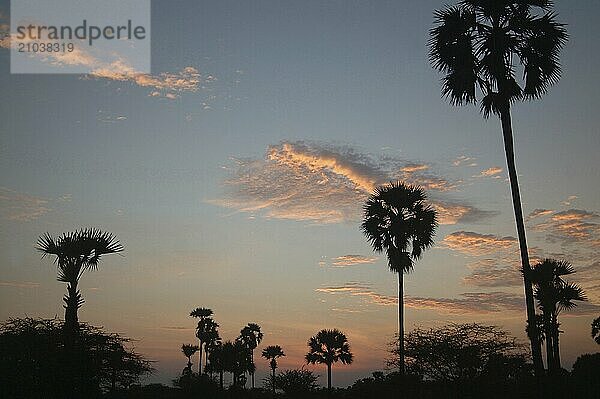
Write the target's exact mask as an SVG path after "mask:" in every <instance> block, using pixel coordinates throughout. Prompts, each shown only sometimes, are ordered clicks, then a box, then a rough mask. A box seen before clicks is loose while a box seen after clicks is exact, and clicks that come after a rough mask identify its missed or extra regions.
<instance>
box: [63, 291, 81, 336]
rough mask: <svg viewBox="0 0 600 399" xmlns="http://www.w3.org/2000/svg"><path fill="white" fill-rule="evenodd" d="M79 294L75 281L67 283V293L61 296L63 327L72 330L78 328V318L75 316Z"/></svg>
mask: <svg viewBox="0 0 600 399" xmlns="http://www.w3.org/2000/svg"><path fill="white" fill-rule="evenodd" d="M80 300H81V295H80V294H79V291H78V290H77V281H73V282H71V283H69V284H68V285H67V295H65V297H64V298H63V301H64V302H65V329H67V330H69V331H70V332H74V331H76V330H78V329H79V319H78V317H77V309H78V308H79V302H80Z"/></svg>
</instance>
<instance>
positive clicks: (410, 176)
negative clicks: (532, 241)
mask: <svg viewBox="0 0 600 399" xmlns="http://www.w3.org/2000/svg"><path fill="white" fill-rule="evenodd" d="M235 162H236V164H235V165H233V167H228V168H227V169H228V170H229V172H230V177H229V178H228V179H227V180H226V181H225V193H224V196H223V198H221V199H217V200H210V201H209V202H210V203H214V204H216V205H220V206H224V207H227V208H232V209H236V210H239V211H242V212H249V213H253V214H254V213H257V214H260V215H262V216H264V217H266V218H276V219H289V220H300V221H311V222H314V223H321V224H325V223H340V222H356V221H358V220H360V218H361V217H362V205H363V204H364V202H365V200H366V199H367V197H368V196H369V194H370V193H371V192H372V191H373V189H374V187H376V186H377V185H379V184H385V183H387V182H389V181H390V180H396V179H398V178H400V179H401V180H403V181H405V182H407V183H411V184H418V185H421V186H423V187H424V188H425V189H426V190H429V191H433V192H434V194H435V198H434V199H432V201H431V203H432V204H433V206H435V207H436V209H437V210H438V211H439V213H440V218H439V219H440V222H441V223H442V224H454V223H457V222H458V221H467V220H470V221H473V220H479V219H481V218H484V217H487V216H489V215H490V213H489V212H484V211H480V210H479V209H477V208H475V207H473V206H470V205H467V204H461V203H457V202H455V201H451V200H447V199H445V198H444V197H443V195H444V193H445V192H447V191H450V190H452V189H454V187H456V185H455V184H454V183H450V182H449V181H448V180H447V179H444V178H442V177H438V176H433V175H431V174H429V175H423V174H421V173H420V172H419V171H422V170H425V166H424V165H425V164H422V163H414V162H411V163H407V162H404V161H402V160H399V159H391V158H389V157H387V158H381V159H375V158H373V157H371V156H369V155H367V154H361V153H359V152H357V151H355V150H354V149H352V148H350V147H346V146H333V145H326V144H319V143H314V142H305V141H299V142H288V141H284V142H282V143H280V144H278V145H271V146H269V147H268V149H267V153H266V156H265V158H264V159H262V160H256V159H238V160H235ZM398 165H404V166H398ZM402 168H405V169H404V171H402Z"/></svg>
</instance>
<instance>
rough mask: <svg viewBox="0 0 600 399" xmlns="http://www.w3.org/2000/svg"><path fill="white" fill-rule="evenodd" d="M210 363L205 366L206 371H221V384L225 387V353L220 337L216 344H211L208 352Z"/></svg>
mask: <svg viewBox="0 0 600 399" xmlns="http://www.w3.org/2000/svg"><path fill="white" fill-rule="evenodd" d="M207 356H208V364H207V365H206V367H205V371H208V372H209V373H213V372H214V373H219V386H220V387H221V389H223V372H224V371H225V368H224V358H223V356H224V354H223V343H222V342H221V340H220V339H219V340H218V341H216V342H215V343H214V344H212V345H210V350H209V352H208V355H207Z"/></svg>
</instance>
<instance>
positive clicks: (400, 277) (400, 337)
mask: <svg viewBox="0 0 600 399" xmlns="http://www.w3.org/2000/svg"><path fill="white" fill-rule="evenodd" d="M398 356H399V358H400V359H399V362H400V364H399V366H400V375H401V376H403V375H404V273H403V272H399V273H398Z"/></svg>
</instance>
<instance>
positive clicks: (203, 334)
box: [190, 308, 213, 375]
mask: <svg viewBox="0 0 600 399" xmlns="http://www.w3.org/2000/svg"><path fill="white" fill-rule="evenodd" d="M212 315H213V311H212V310H211V309H208V308H196V309H194V310H192V311H191V312H190V317H195V318H198V319H199V320H198V325H197V326H196V337H197V338H198V341H199V342H200V345H199V348H200V350H199V351H198V353H199V356H198V375H200V374H202V345H203V344H204V342H205V341H206V338H207V331H208V328H209V327H210V326H211V324H210V322H208V321H207V320H209V319H211V316H212Z"/></svg>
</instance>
